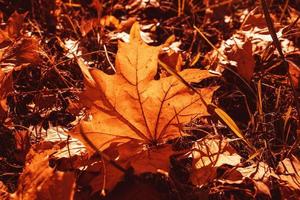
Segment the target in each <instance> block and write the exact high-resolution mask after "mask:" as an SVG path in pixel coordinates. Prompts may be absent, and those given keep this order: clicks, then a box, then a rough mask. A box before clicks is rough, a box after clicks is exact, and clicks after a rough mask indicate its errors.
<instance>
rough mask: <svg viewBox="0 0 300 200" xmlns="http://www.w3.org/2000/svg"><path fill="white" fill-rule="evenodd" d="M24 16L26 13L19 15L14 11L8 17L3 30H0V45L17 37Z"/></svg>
mask: <svg viewBox="0 0 300 200" xmlns="http://www.w3.org/2000/svg"><path fill="white" fill-rule="evenodd" d="M26 15H27V13H24V14H19V13H18V12H16V11H15V12H14V13H13V14H12V15H11V16H10V17H9V19H8V21H7V25H6V26H5V28H4V29H0V44H1V43H2V42H4V41H6V40H12V39H14V38H16V37H17V36H19V34H20V31H21V29H22V27H23V22H24V20H25V17H26Z"/></svg>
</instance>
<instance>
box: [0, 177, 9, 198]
mask: <svg viewBox="0 0 300 200" xmlns="http://www.w3.org/2000/svg"><path fill="white" fill-rule="evenodd" d="M0 199H1V200H10V197H9V193H8V190H7V187H6V186H5V185H4V183H3V182H2V181H0Z"/></svg>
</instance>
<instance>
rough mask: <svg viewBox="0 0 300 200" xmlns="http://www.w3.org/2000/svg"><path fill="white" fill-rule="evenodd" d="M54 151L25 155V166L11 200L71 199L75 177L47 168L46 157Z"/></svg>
mask: <svg viewBox="0 0 300 200" xmlns="http://www.w3.org/2000/svg"><path fill="white" fill-rule="evenodd" d="M54 151H55V150H54V149H48V150H43V151H35V150H33V149H31V150H30V152H29V153H28V155H27V161H26V166H25V168H24V170H23V172H22V174H21V176H20V178H19V182H18V189H17V191H16V192H15V193H14V194H13V195H12V199H23V200H27V199H28V200H35V199H36V200H38V199H45V200H51V199H58V200H65V199H73V194H74V189H75V176H74V174H73V173H71V172H59V171H55V170H54V169H52V168H51V167H49V160H48V157H49V155H50V154H52V153H53V152H54Z"/></svg>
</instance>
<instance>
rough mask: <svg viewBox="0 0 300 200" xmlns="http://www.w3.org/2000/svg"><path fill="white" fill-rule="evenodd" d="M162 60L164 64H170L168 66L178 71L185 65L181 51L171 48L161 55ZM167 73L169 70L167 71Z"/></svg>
mask: <svg viewBox="0 0 300 200" xmlns="http://www.w3.org/2000/svg"><path fill="white" fill-rule="evenodd" d="M159 59H160V61H162V62H163V63H164V64H166V65H168V67H170V68H172V69H174V71H176V72H180V71H181V70H182V65H183V59H182V55H181V53H179V52H175V51H173V50H170V51H169V52H164V53H162V54H160V55H159ZM166 73H167V75H170V74H168V72H166Z"/></svg>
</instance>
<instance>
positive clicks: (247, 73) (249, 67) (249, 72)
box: [227, 40, 255, 82]
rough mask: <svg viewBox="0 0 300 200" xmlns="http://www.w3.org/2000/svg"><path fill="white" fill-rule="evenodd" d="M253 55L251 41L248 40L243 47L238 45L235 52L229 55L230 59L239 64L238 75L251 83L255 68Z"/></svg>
mask: <svg viewBox="0 0 300 200" xmlns="http://www.w3.org/2000/svg"><path fill="white" fill-rule="evenodd" d="M252 54H253V53H252V43H251V40H247V41H246V42H245V43H243V44H242V45H241V47H239V46H238V44H236V45H235V46H234V49H233V52H231V53H227V57H228V59H230V60H233V61H236V62H237V71H238V74H239V75H240V76H241V77H243V78H244V79H245V80H247V81H248V82H250V81H251V78H252V76H253V73H254V67H255V60H254V58H253V56H252Z"/></svg>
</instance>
